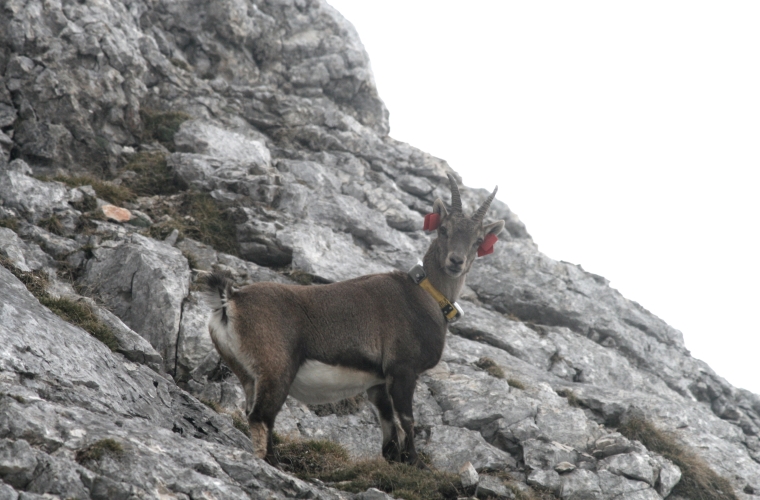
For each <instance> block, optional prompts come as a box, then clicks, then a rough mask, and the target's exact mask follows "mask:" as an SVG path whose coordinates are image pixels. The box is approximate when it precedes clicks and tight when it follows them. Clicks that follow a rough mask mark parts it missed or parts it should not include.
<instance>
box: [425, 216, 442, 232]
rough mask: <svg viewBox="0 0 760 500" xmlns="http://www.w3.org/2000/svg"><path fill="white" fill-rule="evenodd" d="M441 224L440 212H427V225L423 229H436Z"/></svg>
mask: <svg viewBox="0 0 760 500" xmlns="http://www.w3.org/2000/svg"><path fill="white" fill-rule="evenodd" d="M440 225H441V216H440V215H439V214H427V215H426V216H425V225H424V226H422V229H424V230H425V231H435V230H436V229H438V226H440Z"/></svg>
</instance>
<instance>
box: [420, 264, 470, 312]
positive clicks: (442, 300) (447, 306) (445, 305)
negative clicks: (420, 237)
mask: <svg viewBox="0 0 760 500" xmlns="http://www.w3.org/2000/svg"><path fill="white" fill-rule="evenodd" d="M409 277H410V278H412V281H414V283H415V284H417V285H419V286H421V287H422V288H423V289H424V290H425V291H426V292H427V293H429V294H430V295H431V296H432V297H433V298H434V299H435V301H436V302H438V306H439V307H440V308H441V312H442V313H443V317H444V318H446V321H448V322H449V323H453V322H454V321H456V320H458V319H459V318H461V317H462V315H463V314H464V311H462V308H461V307H459V304H457V303H456V302H454V303H453V304H452V303H451V302H450V301H449V299H447V298H446V297H445V296H444V295H443V294H442V293H441V292H439V291H438V289H437V288H436V287H434V286H433V284H432V283H430V280H429V279H428V278H427V274H426V273H425V269H424V268H423V267H422V262H418V263H417V265H416V266H414V267H413V268H411V269H410V270H409Z"/></svg>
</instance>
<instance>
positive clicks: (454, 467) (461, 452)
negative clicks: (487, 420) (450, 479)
mask: <svg viewBox="0 0 760 500" xmlns="http://www.w3.org/2000/svg"><path fill="white" fill-rule="evenodd" d="M415 442H416V443H417V447H418V449H419V450H421V451H423V452H425V453H427V454H428V456H429V457H430V461H431V463H432V464H433V466H434V467H436V468H437V469H440V470H446V471H450V472H457V471H458V470H459V467H460V464H462V463H464V462H467V461H469V462H471V463H472V465H473V467H475V469H476V470H485V469H490V470H503V469H505V468H507V467H514V466H515V465H516V462H515V459H514V458H512V456H511V455H509V454H508V453H506V452H504V451H502V450H499V449H497V448H494V447H493V446H491V445H489V444H488V443H486V441H485V440H484V439H483V437H482V436H481V435H480V434H479V433H477V432H474V431H470V430H468V429H463V428H461V427H451V426H448V425H439V426H435V427H432V428H431V429H430V431H429V434H428V435H427V436H424V438H423V437H421V436H417V439H416V440H415Z"/></svg>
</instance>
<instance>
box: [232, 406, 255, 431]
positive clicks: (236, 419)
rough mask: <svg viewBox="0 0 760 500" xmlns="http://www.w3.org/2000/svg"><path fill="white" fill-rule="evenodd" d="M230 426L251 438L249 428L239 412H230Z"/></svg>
mask: <svg viewBox="0 0 760 500" xmlns="http://www.w3.org/2000/svg"><path fill="white" fill-rule="evenodd" d="M232 425H234V426H235V429H237V430H239V431H240V432H242V433H243V434H245V435H246V436H248V437H251V428H250V426H249V425H248V422H247V421H246V419H245V417H244V416H243V414H242V413H241V412H240V410H236V411H234V412H232Z"/></svg>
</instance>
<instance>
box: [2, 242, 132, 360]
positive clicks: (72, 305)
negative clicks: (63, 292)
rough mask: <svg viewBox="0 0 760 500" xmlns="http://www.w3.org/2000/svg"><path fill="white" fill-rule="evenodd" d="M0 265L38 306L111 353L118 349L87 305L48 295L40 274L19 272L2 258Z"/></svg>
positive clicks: (113, 336)
mask: <svg viewBox="0 0 760 500" xmlns="http://www.w3.org/2000/svg"><path fill="white" fill-rule="evenodd" d="M0 265H2V266H3V267H5V268H6V269H8V270H9V271H10V272H11V273H13V275H14V276H15V277H16V278H18V279H19V281H21V282H22V283H23V284H24V285H25V286H26V288H27V290H29V291H30V292H31V293H32V295H34V296H35V297H36V298H37V300H39V301H40V304H42V305H43V306H45V307H47V308H48V309H50V310H51V311H52V312H54V313H55V314H57V315H58V316H60V317H61V319H63V320H64V321H67V322H69V323H71V324H73V325H76V326H78V327H80V328H81V329H83V330H85V331H86V332H88V333H89V334H90V335H92V336H93V337H95V338H96V339H98V340H99V341H101V342H103V343H104V344H105V345H106V346H107V347H108V348H109V349H111V350H112V351H115V350H116V349H117V348H118V347H119V343H118V341H117V340H116V336H115V335H114V333H113V332H112V331H111V329H110V328H109V327H108V326H107V325H106V324H105V323H103V322H102V321H101V320H100V318H98V316H97V315H96V314H95V312H94V311H93V310H92V308H91V307H90V306H89V305H88V304H86V303H84V302H78V301H75V300H72V299H69V298H67V297H60V298H55V297H53V296H52V295H50V294H49V293H48V292H47V285H48V279H47V277H46V276H45V275H44V274H43V273H42V272H39V271H32V272H24V271H21V270H19V269H18V268H17V267H16V266H14V265H13V264H12V263H11V262H10V261H9V260H8V259H6V258H4V257H2V256H0Z"/></svg>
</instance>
